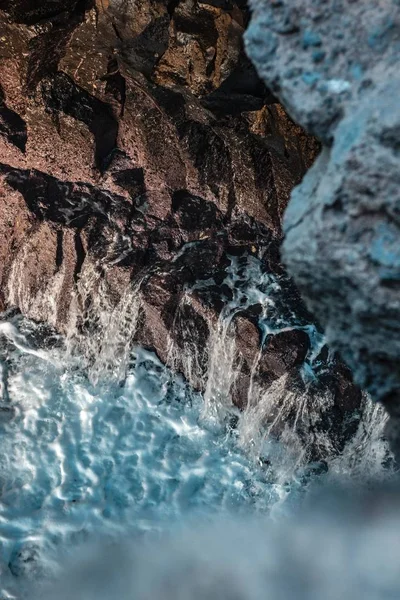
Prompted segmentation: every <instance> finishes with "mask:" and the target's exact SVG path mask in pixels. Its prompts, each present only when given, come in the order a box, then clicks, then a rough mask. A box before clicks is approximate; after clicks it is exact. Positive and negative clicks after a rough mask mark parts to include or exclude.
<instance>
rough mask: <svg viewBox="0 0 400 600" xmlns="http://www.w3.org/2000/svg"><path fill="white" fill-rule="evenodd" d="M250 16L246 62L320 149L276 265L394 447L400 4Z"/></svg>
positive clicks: (265, 11)
mask: <svg viewBox="0 0 400 600" xmlns="http://www.w3.org/2000/svg"><path fill="white" fill-rule="evenodd" d="M253 8H254V14H253V19H252V24H251V26H250V28H249V30H248V32H247V34H246V38H247V50H248V53H249V55H250V57H251V58H252V60H253V61H254V64H255V66H256V67H257V70H258V72H259V74H260V75H261V76H262V78H263V79H264V81H265V83H266V85H267V86H269V87H270V89H271V90H272V91H273V92H274V93H275V94H276V95H277V97H278V98H279V99H280V100H281V101H282V103H283V105H284V106H285V107H286V108H287V110H288V111H289V113H290V115H291V116H292V117H293V118H294V119H295V120H296V121H297V122H298V123H300V124H301V125H303V126H304V127H305V128H306V129H307V130H308V131H309V132H311V133H313V134H315V135H317V136H318V137H319V138H320V139H321V141H322V142H323V143H324V146H325V147H324V150H323V152H322V154H321V155H320V157H319V158H318V160H317V161H316V163H315V164H314V166H313V167H312V168H311V169H310V171H309V172H308V173H307V175H306V176H305V177H304V179H303V182H302V183H301V185H300V186H299V187H297V188H296V189H295V190H294V192H293V194H292V199H291V201H290V203H289V206H288V209H287V212H286V216H285V223H284V228H285V232H286V236H285V242H284V245H283V258H284V260H285V262H286V264H287V265H288V268H289V271H290V273H291V274H292V275H293V277H294V279H295V281H296V284H297V286H298V287H299V289H300V291H301V293H302V295H303V297H304V299H305V301H306V303H307V305H308V307H309V309H310V310H311V311H312V312H313V313H314V314H315V315H316V318H317V319H318V320H319V322H320V323H321V325H322V326H323V327H324V328H325V332H326V335H327V339H328V343H329V344H330V345H331V346H332V347H333V348H334V349H336V350H338V351H339V352H340V354H341V356H342V357H343V358H344V359H345V360H346V362H347V363H348V364H349V365H350V367H351V368H352V371H353V373H354V376H355V379H356V381H357V383H358V384H359V385H361V386H362V387H364V388H366V389H367V390H368V391H369V392H370V394H371V396H372V397H373V398H374V399H375V400H380V401H382V402H384V404H385V405H386V406H387V408H388V411H389V413H390V414H391V415H392V422H391V424H390V428H391V433H390V435H391V437H392V438H393V436H395V435H398V436H399V439H400V425H396V424H395V423H394V421H395V420H396V421H398V423H400V419H399V418H398V416H397V415H398V412H399V411H398V409H397V408H396V403H397V402H398V401H399V400H398V399H399V397H400V371H399V366H398V365H399V356H400V347H399V333H400V331H399V323H400V318H399V317H400V296H399V273H400V271H399V268H400V255H399V239H400V229H399V220H398V215H399V206H400V192H399V189H400V187H399V141H398V140H399V131H400V108H399V103H398V101H397V98H398V96H399V92H400V79H399V73H398V67H397V65H398V49H399V43H400V20H399V19H400V12H399V3H398V2H397V1H396V0H391V1H389V2H386V3H385V4H384V5H381V4H378V3H376V2H373V1H367V2H362V3H359V2H352V3H349V2H344V1H343V2H341V1H339V2H336V1H335V2H333V1H328V2H319V1H317V0H309V1H307V2H303V1H300V0H299V1H295V2H286V1H280V2H271V3H270V2H264V1H263V0H259V1H258V0H257V1H254V2H253ZM395 431H397V434H395V433H394V432H395ZM395 445H396V447H398V446H399V445H400V444H399V442H395Z"/></svg>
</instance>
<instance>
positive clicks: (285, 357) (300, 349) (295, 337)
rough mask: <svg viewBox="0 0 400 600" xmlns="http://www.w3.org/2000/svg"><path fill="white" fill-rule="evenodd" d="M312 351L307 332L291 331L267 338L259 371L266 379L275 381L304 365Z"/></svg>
mask: <svg viewBox="0 0 400 600" xmlns="http://www.w3.org/2000/svg"><path fill="white" fill-rule="evenodd" d="M309 349H310V338H309V337H308V335H307V333H306V332H305V331H302V330H300V329H291V330H289V331H282V332H281V333H277V334H275V335H271V336H269V337H268V338H267V340H266V342H265V344H264V351H263V354H262V358H261V361H260V366H259V370H260V373H261V375H262V376H263V377H265V378H266V379H270V380H274V379H277V378H279V377H281V376H282V375H284V374H285V373H288V372H290V371H291V370H292V369H293V367H298V366H300V365H302V364H303V363H304V360H305V358H306V356H307V352H308V350H309Z"/></svg>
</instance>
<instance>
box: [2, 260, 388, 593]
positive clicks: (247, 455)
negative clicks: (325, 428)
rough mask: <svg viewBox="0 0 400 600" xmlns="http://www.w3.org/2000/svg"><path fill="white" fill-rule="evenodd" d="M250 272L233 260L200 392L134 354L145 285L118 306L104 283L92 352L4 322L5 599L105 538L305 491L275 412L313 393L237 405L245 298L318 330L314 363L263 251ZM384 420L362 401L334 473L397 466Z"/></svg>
mask: <svg viewBox="0 0 400 600" xmlns="http://www.w3.org/2000/svg"><path fill="white" fill-rule="evenodd" d="M246 269H247V270H246V274H244V272H243V268H242V267H240V265H239V263H238V262H237V261H235V260H232V262H231V267H230V270H229V269H228V273H227V278H226V284H227V285H228V286H229V287H231V289H232V291H233V294H232V300H230V301H229V302H227V303H226V306H225V308H224V310H223V312H222V313H221V316H220V319H219V321H218V324H217V327H216V329H215V332H214V335H213V336H212V340H211V343H210V346H209V348H208V370H207V384H206V386H205V393H204V397H203V396H202V395H201V394H200V393H195V392H194V391H193V390H192V389H190V388H189V387H188V385H187V384H186V383H185V382H184V380H183V379H182V378H180V377H179V376H176V375H175V376H174V375H172V374H171V372H170V371H169V370H168V369H166V368H165V367H164V366H163V365H162V364H161V363H160V362H159V361H158V360H157V358H156V357H155V356H154V355H152V354H151V353H148V352H145V351H144V350H142V349H140V348H134V349H133V350H132V339H133V336H134V332H135V329H136V322H137V315H138V311H139V307H140V293H139V288H140V285H138V286H136V287H133V288H129V290H127V291H126V293H125V294H124V295H123V296H122V297H121V298H120V300H119V304H118V306H117V308H115V309H113V310H111V311H110V309H109V306H108V305H106V304H104V302H105V300H104V294H102V293H100V292H101V290H100V291H99V294H98V295H97V298H98V300H97V302H98V303H99V304H98V305H97V306H91V307H89V308H88V307H87V306H86V309H85V310H86V311H91V312H90V318H91V319H92V321H91V322H90V323H89V324H88V325H87V327H88V329H87V331H86V334H87V332H88V331H89V332H92V334H93V335H92V336H87V335H86V336H84V335H83V334H82V338H81V339H80V340H79V341H80V342H82V340H83V338H84V348H85V353H84V354H79V351H78V349H77V348H78V347H79V346H78V345H77V344H75V345H74V344H71V337H70V338H69V340H67V344H66V345H65V343H64V341H63V340H61V339H60V338H57V337H56V338H55V339H53V338H52V339H50V342H49V340H44V341H42V342H41V338H42V337H43V336H44V334H43V331H42V329H41V327H40V326H39V325H35V324H33V323H31V322H29V321H26V320H24V319H22V318H20V317H13V318H7V319H6V320H3V321H2V322H0V392H1V402H0V542H1V546H0V597H4V598H21V599H22V598H24V599H25V598H31V597H32V589H33V588H34V587H35V586H37V585H40V582H41V581H43V580H46V579H49V578H50V579H51V578H53V577H56V576H57V574H58V573H59V569H60V565H61V564H62V563H63V560H64V558H63V556H64V555H68V553H71V552H73V551H75V548H78V547H79V546H80V545H81V544H82V543H86V542H87V541H90V540H92V539H94V538H96V537H97V536H103V538H105V539H108V540H114V539H118V537H119V536H121V535H122V534H129V536H138V535H139V536H143V535H148V534H149V533H151V532H155V531H163V530H164V529H165V528H167V527H171V525H172V524H173V523H180V522H181V521H182V520H183V519H185V520H186V519H187V518H188V517H190V518H192V519H193V520H196V521H202V520H203V519H207V518H208V517H209V515H212V514H215V513H222V514H224V515H227V514H231V515H255V514H258V515H271V514H272V515H274V518H277V516H278V515H281V514H286V513H287V511H289V512H290V507H291V506H292V503H293V502H294V503H296V502H297V501H298V499H300V498H301V497H302V495H303V494H304V490H306V488H307V485H306V484H307V482H308V481H309V480H310V478H311V477H312V475H313V466H312V465H311V466H309V467H307V466H305V465H304V461H303V460H302V453H304V448H302V447H296V446H295V445H294V444H293V437H292V436H290V432H288V434H287V436H286V437H285V433H283V435H282V436H281V442H280V443H278V442H277V441H276V439H275V438H274V437H273V436H272V435H271V430H272V428H273V421H272V424H271V422H270V425H269V428H268V427H265V416H266V415H271V414H272V413H274V411H275V412H277V413H279V411H284V410H285V407H287V406H291V405H292V404H293V402H296V403H297V406H298V410H299V411H302V410H303V411H307V410H308V409H309V407H308V406H307V402H308V398H307V397H306V396H304V398H301V397H294V392H289V391H287V390H286V387H285V381H284V378H281V379H280V380H278V381H276V382H275V383H274V384H273V386H272V387H271V388H269V389H268V390H267V391H264V392H262V393H261V391H260V390H254V394H258V401H257V403H253V404H252V403H250V404H249V406H248V407H247V409H246V410H245V411H244V412H243V413H240V414H239V413H238V411H237V410H236V409H234V408H233V406H232V402H231V399H230V393H229V391H230V389H231V388H232V385H234V379H235V369H236V368H237V365H236V363H235V343H234V339H233V337H232V335H231V332H230V325H231V322H232V318H233V316H234V315H235V314H236V311H237V309H238V307H242V308H243V306H245V305H246V306H250V305H251V304H254V303H259V304H261V306H262V315H261V322H262V326H263V327H264V335H265V336H266V335H267V334H268V333H270V332H271V331H281V330H284V328H287V327H308V328H309V333H310V336H311V337H313V340H314V345H313V344H311V351H310V353H309V356H308V361H309V364H310V365H312V362H313V360H314V358H315V356H316V355H317V349H318V348H319V347H320V345H321V338H320V336H319V334H317V332H316V330H315V331H314V330H313V329H312V326H311V325H308V324H303V323H299V322H298V321H297V320H296V317H295V316H294V315H291V314H286V315H285V316H284V317H282V316H279V313H277V311H276V310H275V304H274V300H273V296H274V294H275V293H279V283H278V282H277V281H276V280H275V279H274V278H272V276H270V275H268V274H262V273H261V272H260V271H259V263H257V261H256V260H255V259H254V261H253V260H252V259H250V261H249V262H248V263H247V267H246ZM249 273H250V276H249ZM97 275H98V274H96V273H95V272H94V271H93V272H90V273H88V277H87V278H86V284H87V285H88V286H89V288H90V289H92V288H93V286H95V285H100V286H101V285H102V283H101V279H100V278H99V277H98V276H97ZM239 279H241V281H242V283H243V284H244V285H243V286H241V285H239V283H240V282H239ZM257 279H258V281H259V282H261V284H262V285H260V284H257V285H256V284H254V285H253V283H252V282H253V281H256V280H257ZM84 284H85V281H82V282H81V298H80V302H81V303H82V306H84V305H85V303H86V304H87V298H88V297H89V293H87V294H86V296H85V289H84ZM203 285H204V282H203ZM89 288H88V289H89ZM244 288H245V291H243V289H244ZM77 314H78V312H77ZM79 314H82V310H81V309H80V313H79ZM177 318H178V317H177ZM93 319H94V323H93ZM75 331H78V330H77V329H76V330H75ZM81 347H82V346H81ZM170 362H173V349H171V351H170ZM193 364H194V367H193V368H196V363H195V362H194V363H193ZM283 397H285V398H286V400H285V401H282V398H283ZM221 407H223V410H222V411H221ZM227 416H228V418H227ZM230 417H234V419H235V421H236V426H235V427H231V419H230ZM384 419H385V417H384V415H383V413H382V411H381V409H380V408H379V407H376V406H373V405H372V404H371V403H370V402H369V401H368V399H365V407H364V410H363V416H362V419H361V421H360V425H359V429H358V431H357V434H356V435H355V436H354V437H353V438H352V440H350V441H349V443H348V444H347V446H346V448H345V450H344V451H343V453H342V455H341V456H332V459H331V460H330V461H329V469H328V473H327V474H326V475H324V478H325V480H326V481H330V480H331V479H332V478H334V477H336V478H339V479H345V478H347V477H350V478H353V479H354V478H355V477H357V478H358V480H359V481H362V480H364V479H365V478H368V477H369V476H371V475H373V476H376V475H381V476H383V475H384V474H386V473H387V471H385V468H384V467H385V463H386V461H387V456H388V451H387V448H386V444H385V443H384V442H383V441H382V438H381V434H382V427H383V424H384ZM216 424H217V425H218V426H216ZM285 442H286V443H285ZM123 597H125V596H123ZM219 597H223V596H219ZM90 599H91V596H88V597H87V598H86V597H84V596H82V600H90ZM107 600H108V598H107ZM185 600H186V597H185Z"/></svg>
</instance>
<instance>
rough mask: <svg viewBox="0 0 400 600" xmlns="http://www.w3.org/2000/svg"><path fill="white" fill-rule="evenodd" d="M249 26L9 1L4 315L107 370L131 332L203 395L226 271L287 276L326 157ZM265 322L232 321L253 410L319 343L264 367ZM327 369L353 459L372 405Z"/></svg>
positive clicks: (4, 15)
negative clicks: (251, 46)
mask: <svg viewBox="0 0 400 600" xmlns="http://www.w3.org/2000/svg"><path fill="white" fill-rule="evenodd" d="M248 19H249V13H248V9H247V8H246V7H245V6H242V4H237V3H230V2H226V3H225V2H223V3H220V2H202V3H197V2H196V3H194V2H190V1H181V2H180V1H177V2H174V1H172V2H168V3H167V2H161V3H160V2H156V1H153V0H143V1H141V2H140V3H139V4H136V3H135V4H134V3H132V2H130V1H128V0H126V1H122V0H113V1H111V2H108V1H107V0H96V1H95V2H91V1H88V2H84V1H74V0H70V1H68V0H57V1H52V2H41V3H40V7H38V4H37V3H31V2H28V1H27V0H0V82H1V90H0V205H1V206H0V308H1V310H5V309H6V308H7V307H10V306H16V307H18V308H19V309H20V310H21V311H22V313H23V314H24V315H26V316H28V317H30V318H33V319H35V320H38V321H45V322H47V323H49V324H51V325H52V326H54V327H56V328H57V329H58V330H59V331H61V332H63V333H64V334H67V335H68V336H72V337H74V336H75V337H78V338H79V336H85V335H86V336H88V337H90V338H91V340H92V349H91V351H93V353H96V352H97V353H100V355H101V356H103V354H104V355H106V349H105V348H104V347H103V346H104V343H105V342H104V327H105V324H106V325H107V326H108V327H109V330H110V328H111V331H112V332H113V338H114V339H113V343H114V345H115V348H119V345H121V344H122V345H123V342H122V341H121V339H120V338H121V335H122V333H121V332H122V328H123V327H125V329H124V331H129V335H131V336H132V339H128V340H127V341H128V343H131V342H132V341H136V342H138V343H141V344H143V345H144V346H145V347H147V348H151V349H153V350H155V351H156V352H157V354H158V355H159V357H160V358H161V359H162V360H163V361H166V362H168V361H170V362H173V364H174V367H175V368H176V369H177V370H180V371H182V372H183V373H184V375H185V376H186V377H187V378H188V379H189V381H190V382H191V383H192V385H194V386H195V387H197V388H201V389H204V387H205V385H206V371H207V369H208V361H209V355H208V354H209V353H208V346H209V342H210V339H211V338H212V335H213V332H215V330H216V328H217V327H218V323H219V315H220V313H221V311H222V310H223V309H224V306H226V305H227V304H229V302H230V301H231V300H232V290H231V289H229V286H228V287H227V285H226V283H224V280H225V277H226V268H227V266H228V265H229V258H228V256H230V255H234V256H239V257H240V256H243V257H245V256H249V255H250V256H258V257H259V258H260V259H261V261H262V265H263V269H264V271H269V272H271V273H275V274H276V275H277V276H281V275H282V274H283V268H282V265H281V264H280V259H279V244H280V241H281V238H282V231H281V218H282V214H283V211H284V209H285V208H286V205H287V202H288V199H289V195H290V191H291V190H292V188H293V186H294V185H296V184H298V183H299V182H300V180H301V178H302V177H303V175H304V173H305V172H306V170H307V169H308V168H309V167H310V166H311V164H312V163H313V161H314V159H315V157H316V155H317V153H318V151H319V143H318V142H317V141H316V140H315V138H313V137H311V136H309V135H307V134H306V133H305V132H304V131H303V130H302V129H301V128H300V127H299V126H297V125H296V124H295V123H294V122H293V121H292V120H291V119H290V117H288V115H287V114H286V113H285V111H284V110H283V108H282V106H281V105H280V104H278V102H277V100H276V96H275V94H278V93H279V91H280V90H279V89H278V88H277V87H276V86H273V87H272V88H271V90H272V91H269V89H266V88H265V86H264V85H263V83H262V82H261V81H260V79H259V78H258V76H257V74H256V72H255V70H254V68H253V67H252V65H251V64H250V63H249V61H248V59H247V57H246V56H245V54H244V51H243V44H242V34H243V31H244V29H245V27H246V25H247V22H248ZM274 35H275V34H274ZM310 39H311V42H309V41H308V42H307V45H309V44H311V46H312V47H314V46H315V47H316V48H319V46H318V45H317V44H316V41H315V40H314V41H312V39H313V38H312V37H311V38H310ZM313 44H314V46H313ZM307 89H308V88H307ZM346 93H347V92H346ZM388 102H389V99H388ZM371 110H372V108H371ZM387 118H388V119H389V115H388V117H387ZM389 133H390V132H389ZM385 139H386V144H387V147H388V152H392V151H393V149H392V146H393V144H392V142H391V140H392V138H391V136H390V135H388V136H387V137H386V138H385ZM349 143H350V142H349ZM321 160H324V157H322V159H320V162H321ZM382 235H384V234H382ZM385 239H386V238H385ZM310 241H312V240H310ZM385 244H386V242H385ZM385 247H386V246H385ZM375 252H379V249H378V246H377V247H376V249H375ZM302 253H303V255H304V257H306V255H307V253H306V252H305V253H304V252H303V250H302ZM382 260H385V261H386V262H387V260H388V259H387V255H386V254H385V256H384V258H383V259H382ZM384 267H385V269H386V268H390V266H389V267H387V265H384ZM208 280H210V282H211V283H210V285H208V284H207V285H206V286H201V285H200V286H199V285H197V284H198V282H199V281H200V282H206V281H208ZM285 281H286V283H285V285H286V287H287V289H285V292H284V293H285V294H286V296H287V298H288V302H289V304H290V305H291V306H292V305H293V307H294V308H295V310H297V311H300V312H301V310H304V314H306V320H307V318H309V317H308V316H307V313H306V311H305V309H302V308H301V305H300V301H299V298H298V295H297V293H296V290H295V288H294V287H293V285H292V284H291V282H290V281H289V280H287V279H285ZM300 283H301V281H300ZM139 289H140V295H141V300H140V304H137V305H136V304H135V310H134V311H133V309H132V311H131V313H130V312H129V307H130V306H131V303H132V301H133V300H132V298H133V296H132V294H133V291H135V290H139ZM291 298H292V299H293V302H292V301H291V300H290V299H291ZM291 302H292V304H291ZM321 306H323V302H322V300H321ZM113 311H114V312H113ZM260 311H261V306H260V305H257V303H255V305H253V306H248V307H245V308H243V310H241V312H240V314H239V313H238V314H236V313H235V314H234V315H232V323H231V326H232V330H233V332H234V337H235V344H236V349H237V356H236V358H235V361H236V362H235V367H236V368H237V377H236V381H235V385H234V387H233V389H232V394H233V399H234V402H235V403H236V404H237V405H238V406H244V405H245V404H246V401H247V400H246V398H247V392H248V388H249V385H250V382H251V380H252V377H255V378H256V380H257V381H258V383H260V382H261V383H262V384H263V385H264V386H268V385H270V384H271V382H272V381H275V380H276V379H277V378H279V377H281V376H283V375H285V374H289V375H288V378H289V379H288V381H289V383H288V385H290V386H296V385H302V384H301V377H300V371H301V368H302V365H303V362H304V358H305V357H306V356H307V353H308V351H309V340H308V337H307V335H306V334H305V333H304V331H300V330H298V329H293V330H292V331H286V332H283V333H280V334H278V335H276V336H274V335H272V334H271V335H269V336H267V337H266V339H265V340H264V343H263V347H264V349H265V352H264V351H263V352H261V355H262V356H261V357H260V356H259V354H260V341H261V333H260V330H259V325H258V322H257V319H256V316H257V314H259V313H260ZM133 313H134V315H135V316H134V315H133ZM105 315H108V316H107V317H105ZM133 319H134V320H135V323H133V322H132V320H133ZM136 321H137V322H136ZM125 342H126V340H125ZM124 351H125V350H121V352H122V354H123V352H124ZM185 352H186V354H185ZM188 352H189V353H190V356H191V357H192V359H193V360H192V359H191V361H185V360H183V357H185V356H187V355H188ZM256 359H257V360H258V359H259V360H258V363H257V369H256V368H255V366H254V365H255V361H256ZM97 364H98V365H103V363H102V362H101V361H100V362H99V360H97ZM319 364H320V365H322V366H321V369H322V371H323V373H325V375H324V377H325V380H326V381H325V384H324V385H325V387H326V388H328V387H332V389H334V390H335V391H334V396H333V401H332V402H333V404H332V410H331V411H330V413H329V416H327V417H326V418H328V421H329V423H330V426H331V428H332V431H333V430H334V429H335V427H336V425H337V429H335V435H336V438H335V440H336V441H335V443H336V442H337V443H336V448H337V449H340V447H341V445H342V444H343V441H344V439H345V437H346V435H347V432H348V424H346V423H345V424H344V418H343V415H347V414H350V413H351V414H352V413H353V412H354V409H356V408H357V407H359V405H360V402H361V393H360V391H359V389H358V388H357V387H355V386H354V385H353V384H352V383H351V378H350V376H349V374H348V372H347V371H346V370H345V369H344V367H343V366H342V365H341V363H340V362H339V361H338V359H332V360H331V358H329V360H328V354H327V353H326V355H324V356H322V355H321V360H320V361H319ZM188 365H189V366H188ZM323 379H324V378H323V377H322V372H321V381H323ZM260 385H261V384H260ZM315 385H316V387H317V388H318V385H319V384H315ZM228 391H229V390H228ZM335 415H336V416H335ZM293 420H295V417H294V416H293ZM335 423H336V425H335ZM323 426H324V427H325V428H326V427H327V425H326V423H325V424H324V425H323Z"/></svg>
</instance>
